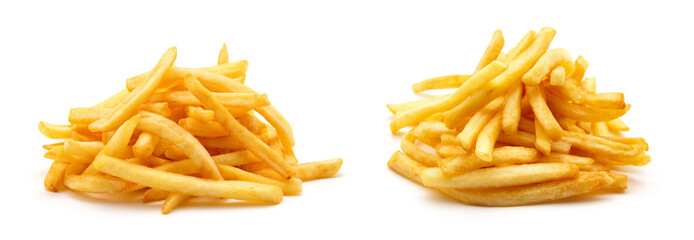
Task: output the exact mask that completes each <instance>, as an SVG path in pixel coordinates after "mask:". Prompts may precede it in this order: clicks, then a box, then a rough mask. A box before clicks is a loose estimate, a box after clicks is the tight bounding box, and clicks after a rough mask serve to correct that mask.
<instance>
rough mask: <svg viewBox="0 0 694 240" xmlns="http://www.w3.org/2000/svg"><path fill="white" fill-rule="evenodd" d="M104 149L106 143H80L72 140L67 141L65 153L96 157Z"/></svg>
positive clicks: (64, 146)
mask: <svg viewBox="0 0 694 240" xmlns="http://www.w3.org/2000/svg"><path fill="white" fill-rule="evenodd" d="M103 148H104V143H102V142H100V141H98V142H96V141H94V142H78V141H75V140H72V139H65V143H64V144H63V151H65V153H67V154H70V155H75V156H83V157H92V158H93V157H96V155H97V154H99V152H100V151H101V149H103Z"/></svg>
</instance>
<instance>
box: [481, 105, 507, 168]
mask: <svg viewBox="0 0 694 240" xmlns="http://www.w3.org/2000/svg"><path fill="white" fill-rule="evenodd" d="M500 132H501V112H497V113H496V115H494V117H493V118H492V119H490V120H489V122H487V124H486V125H484V128H482V131H480V134H479V135H478V136H477V142H476V143H475V155H477V157H478V158H480V159H482V160H483V161H486V162H491V161H492V151H493V150H494V145H495V144H496V139H497V138H499V133H500Z"/></svg>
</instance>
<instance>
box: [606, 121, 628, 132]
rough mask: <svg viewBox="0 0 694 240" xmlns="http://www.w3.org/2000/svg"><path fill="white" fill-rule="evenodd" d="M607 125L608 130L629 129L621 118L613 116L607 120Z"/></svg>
mask: <svg viewBox="0 0 694 240" xmlns="http://www.w3.org/2000/svg"><path fill="white" fill-rule="evenodd" d="M607 127H608V128H609V129H610V130H613V131H617V132H624V131H629V126H627V124H626V123H624V121H622V119H619V118H615V119H613V120H611V121H608V122H607Z"/></svg>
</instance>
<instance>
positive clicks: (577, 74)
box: [569, 55, 588, 85]
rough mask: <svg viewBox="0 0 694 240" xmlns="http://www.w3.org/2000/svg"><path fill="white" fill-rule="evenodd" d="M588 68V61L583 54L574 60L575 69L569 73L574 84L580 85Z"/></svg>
mask: <svg viewBox="0 0 694 240" xmlns="http://www.w3.org/2000/svg"><path fill="white" fill-rule="evenodd" d="M586 69H588V61H587V60H586V59H585V58H583V56H581V55H578V58H576V61H575V62H574V70H573V71H572V72H571V73H570V74H569V79H570V80H573V81H572V82H573V84H575V85H578V83H580V81H581V79H583V76H584V75H585V74H586Z"/></svg>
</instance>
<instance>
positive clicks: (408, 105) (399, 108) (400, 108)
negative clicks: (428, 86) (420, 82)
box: [386, 94, 448, 114]
mask: <svg viewBox="0 0 694 240" xmlns="http://www.w3.org/2000/svg"><path fill="white" fill-rule="evenodd" d="M447 96H448V94H446V95H439V96H435V97H430V98H423V99H420V100H416V101H410V102H404V103H396V104H388V105H386V106H387V107H388V110H390V112H391V113H392V114H397V113H399V112H404V111H407V110H409V109H413V108H416V107H418V106H423V105H426V104H429V103H433V102H437V101H439V100H442V99H444V98H446V97H447Z"/></svg>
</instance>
